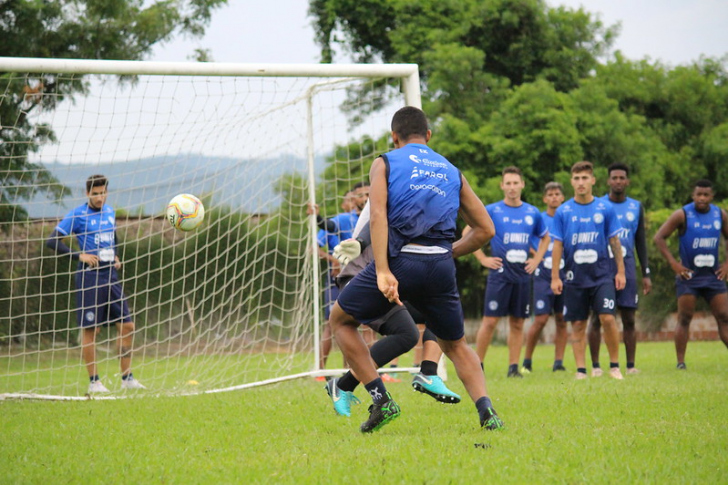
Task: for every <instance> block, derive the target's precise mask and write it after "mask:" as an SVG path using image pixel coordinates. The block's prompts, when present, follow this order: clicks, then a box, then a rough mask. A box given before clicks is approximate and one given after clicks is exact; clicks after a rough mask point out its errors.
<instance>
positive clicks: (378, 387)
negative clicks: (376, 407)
mask: <svg viewBox="0 0 728 485" xmlns="http://www.w3.org/2000/svg"><path fill="white" fill-rule="evenodd" d="M364 387H366V389H367V392H368V393H369V395H370V396H372V401H374V404H382V403H383V402H387V401H389V396H388V395H387V388H386V387H384V382H382V378H381V377H377V378H376V379H374V380H373V381H372V382H370V383H368V384H364Z"/></svg>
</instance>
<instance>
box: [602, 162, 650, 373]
mask: <svg viewBox="0 0 728 485" xmlns="http://www.w3.org/2000/svg"><path fill="white" fill-rule="evenodd" d="M607 185H608V186H609V193H608V194H606V195H605V196H604V197H602V200H605V201H607V202H609V203H610V204H612V207H614V211H615V212H616V213H617V218H618V219H619V222H620V224H621V225H622V231H621V232H620V233H619V242H620V244H621V245H622V256H623V257H624V270H625V280H626V281H625V287H624V289H622V290H619V291H617V308H618V309H619V314H620V316H621V317H622V335H623V338H622V340H623V341H624V350H625V354H626V356H627V374H638V373H639V371H638V370H637V368H636V367H635V356H636V353H637V335H636V333H635V312H636V310H637V303H638V302H639V295H638V292H637V290H638V288H637V261H636V258H635V253H636V254H637V257H638V258H639V260H640V266H641V267H642V293H643V294H644V295H647V294H648V293H649V292H650V290H651V289H652V280H651V279H650V268H649V265H648V264H647V237H646V234H645V210H644V207H643V206H642V204H641V203H640V202H639V201H638V200H635V199H632V198H631V197H627V187H628V186H629V167H627V165H625V164H623V163H613V164H611V165H610V166H609V167H607ZM615 270H616V269H615ZM600 329H601V325H600V324H599V319H598V318H597V316H596V314H594V313H592V318H591V321H590V322H589V330H588V336H589V351H590V353H591V358H592V374H593V375H594V374H596V375H599V374H601V368H600V365H599V346H600V344H601V333H600ZM596 369H599V370H596Z"/></svg>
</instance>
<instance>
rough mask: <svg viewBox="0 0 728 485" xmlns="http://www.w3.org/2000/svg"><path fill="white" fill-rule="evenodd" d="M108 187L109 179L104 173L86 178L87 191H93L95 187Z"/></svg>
mask: <svg viewBox="0 0 728 485" xmlns="http://www.w3.org/2000/svg"><path fill="white" fill-rule="evenodd" d="M102 186H103V187H108V186H109V180H108V179H107V178H106V177H105V176H103V175H98V174H97V175H92V176H90V177H89V178H87V179H86V192H91V189H92V188H94V187H102Z"/></svg>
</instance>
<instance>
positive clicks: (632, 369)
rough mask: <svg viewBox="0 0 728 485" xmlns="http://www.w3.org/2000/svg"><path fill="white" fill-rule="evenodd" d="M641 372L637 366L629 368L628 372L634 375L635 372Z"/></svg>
mask: <svg viewBox="0 0 728 485" xmlns="http://www.w3.org/2000/svg"><path fill="white" fill-rule="evenodd" d="M639 373H640V370H639V369H638V368H636V367H631V368H629V369H627V374H631V375H634V374H639Z"/></svg>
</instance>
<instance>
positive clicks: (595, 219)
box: [594, 212, 604, 224]
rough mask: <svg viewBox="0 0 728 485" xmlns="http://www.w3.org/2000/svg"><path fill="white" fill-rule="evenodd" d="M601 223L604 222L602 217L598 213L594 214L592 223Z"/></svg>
mask: <svg viewBox="0 0 728 485" xmlns="http://www.w3.org/2000/svg"><path fill="white" fill-rule="evenodd" d="M602 222H604V216H603V215H602V214H601V213H599V212H597V213H596V214H594V223H595V224H601V223H602Z"/></svg>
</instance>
